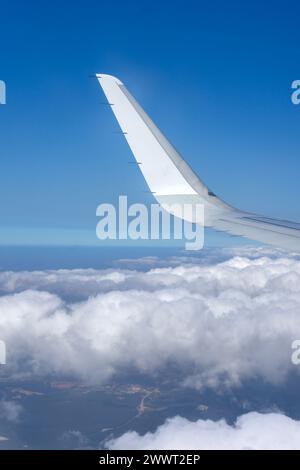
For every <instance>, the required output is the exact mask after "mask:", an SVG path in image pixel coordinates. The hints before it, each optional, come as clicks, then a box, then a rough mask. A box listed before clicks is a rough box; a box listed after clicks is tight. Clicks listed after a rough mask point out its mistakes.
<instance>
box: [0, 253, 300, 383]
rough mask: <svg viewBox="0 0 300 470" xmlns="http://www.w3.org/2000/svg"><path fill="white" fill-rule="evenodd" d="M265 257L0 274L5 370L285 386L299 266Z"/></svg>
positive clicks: (299, 333) (297, 324)
mask: <svg viewBox="0 0 300 470" xmlns="http://www.w3.org/2000/svg"><path fill="white" fill-rule="evenodd" d="M267 254H268V256H266V253H264V252H261V251H259V250H256V251H255V252H254V251H253V249H252V251H251V253H250V255H249V256H246V252H245V251H242V252H239V256H233V257H232V258H230V259H229V260H227V261H224V262H213V263H211V262H210V263H208V262H205V259H202V258H199V260H197V259H195V258H188V257H187V258H184V259H180V258H179V259H176V260H174V259H173V261H172V263H171V266H168V267H158V268H155V267H153V268H152V269H150V270H148V271H146V272H139V271H136V270H133V269H110V270H92V269H90V270H83V269H80V270H60V271H43V272H21V273H13V272H2V273H0V289H1V290H2V292H4V293H6V295H3V296H2V297H0V339H2V340H5V341H6V345H7V365H6V366H3V367H5V370H6V371H9V372H10V373H25V372H28V373H35V374H46V373H57V374H75V375H77V376H78V377H81V378H84V379H85V380H89V381H94V382H97V383H99V382H102V381H105V380H107V379H108V378H109V377H111V375H113V374H114V373H118V372H119V371H122V372H124V371H125V370H129V369H131V370H137V371H139V372H142V373H154V372H155V373H158V372H160V371H164V369H165V368H167V367H168V366H169V365H170V364H174V365H176V366H177V367H178V368H179V370H180V371H181V372H182V375H183V377H184V381H185V383H186V384H187V385H190V386H193V387H202V386H218V385H219V384H220V383H221V384H228V385H232V384H239V383H240V382H241V381H243V380H247V379H251V378H254V377H262V378H263V379H265V380H267V381H271V382H275V383H276V382H280V381H283V380H284V379H285V377H286V375H287V374H288V373H289V372H291V371H294V372H298V368H297V367H296V366H294V365H292V363H291V359H290V357H291V353H292V350H291V342H292V341H293V340H294V339H297V338H299V337H300V261H299V260H298V259H297V258H296V257H295V258H294V257H292V256H284V255H283V254H282V253H281V254H280V256H278V254H277V253H276V252H274V251H272V252H270V251H268V252H267ZM151 263H152V265H154V264H155V263H154V261H153V260H151ZM46 291H47V292H46ZM14 292H18V293H14ZM88 296H89V298H87V297H88ZM74 298H75V299H78V298H80V299H81V300H82V301H81V302H74V301H72V299H74Z"/></svg>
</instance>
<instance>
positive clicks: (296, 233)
mask: <svg viewBox="0 0 300 470" xmlns="http://www.w3.org/2000/svg"><path fill="white" fill-rule="evenodd" d="M96 77H97V79H98V80H99V83H100V85H101V87H102V89H103V91H104V94H105V95H106V98H107V100H108V103H109V104H110V106H111V109H112V111H113V113H114V114H115V117H116V118H117V121H118V123H119V125H120V127H121V129H122V132H123V133H124V137H125V138H126V140H127V142H128V144H129V146H130V148H131V150H132V153H133V155H134V157H135V159H136V161H137V163H138V164H139V168H140V170H141V172H142V174H143V176H144V178H145V180H146V183H147V184H148V186H149V189H150V191H151V192H152V193H153V196H154V197H155V198H156V200H157V201H158V202H159V203H160V204H161V205H162V206H163V207H164V208H166V209H167V206H166V205H169V204H176V203H178V204H179V205H180V204H183V203H191V204H197V203H198V204H203V205H204V214H205V220H204V223H205V226H207V227H211V228H214V229H216V230H220V231H224V232H227V233H229V234H231V235H238V236H242V237H246V238H251V239H253V240H256V241H259V242H263V243H267V244H271V245H275V246H279V247H282V248H285V249H288V250H294V251H299V252H300V224H299V223H294V222H289V221H286V220H280V219H273V218H269V217H263V216H260V215H257V214H253V213H249V212H244V211H240V210H238V209H235V208H234V207H232V206H230V205H228V204H226V203H225V202H224V201H222V200H221V199H220V198H218V197H217V196H216V195H215V194H214V193H212V192H211V191H209V189H208V188H207V186H206V185H205V184H204V183H203V182H202V181H201V179H200V178H199V177H198V176H197V175H196V173H195V172H194V171H193V170H192V169H191V167H190V166H189V165H188V164H187V163H186V162H185V160H184V159H183V158H182V156H181V155H180V154H179V153H178V152H177V150H176V149H175V148H174V147H173V145H172V144H171V143H170V142H169V141H168V140H167V138H166V137H165V136H164V135H163V133H162V132H161V131H160V130H159V129H158V127H157V126H156V125H155V124H154V123H153V121H152V120H151V119H150V117H149V116H148V115H147V114H146V113H145V111H144V110H143V109H142V107H141V106H140V105H139V104H138V102H137V101H136V100H135V98H134V97H133V96H132V95H131V94H130V93H129V91H128V90H127V88H126V87H125V86H124V84H123V83H122V82H121V81H120V80H119V79H117V78H116V77H113V76H111V75H105V74H97V75H96ZM173 213H174V212H173ZM174 215H178V214H176V213H174Z"/></svg>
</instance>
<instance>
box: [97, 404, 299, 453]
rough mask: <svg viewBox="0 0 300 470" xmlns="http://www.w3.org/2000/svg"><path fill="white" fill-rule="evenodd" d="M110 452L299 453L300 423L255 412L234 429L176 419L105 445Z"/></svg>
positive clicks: (217, 424)
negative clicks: (289, 451)
mask: <svg viewBox="0 0 300 470" xmlns="http://www.w3.org/2000/svg"><path fill="white" fill-rule="evenodd" d="M106 447H107V448H109V449H122V450H126V449H144V450H147V449H157V450H164V449H170V450H173V449H174V450H179V449H182V450H185V449H195V450H201V449H208V450H210V449H212V450H215V449H218V450H223V449H224V450H244V449H252V450H272V449H274V450H284V449H300V421H294V420H293V419H291V418H289V417H287V416H284V415H281V414H276V413H268V414H260V413H256V412H252V413H248V414H245V415H242V416H240V417H239V418H238V419H237V420H236V422H235V423H234V424H233V425H229V424H227V423H226V421H225V420H224V419H222V420H220V421H211V420H203V419H199V420H198V421H195V422H193V421H189V420H187V419H185V418H181V417H179V416H176V417H174V418H172V419H169V420H167V421H166V422H165V423H164V424H163V425H162V426H159V427H158V428H157V430H156V431H155V432H154V433H151V432H148V433H146V434H145V435H143V436H141V435H139V434H138V433H137V432H135V431H130V432H126V433H125V434H123V435H122V436H120V437H118V438H116V439H113V440H110V441H108V442H106Z"/></svg>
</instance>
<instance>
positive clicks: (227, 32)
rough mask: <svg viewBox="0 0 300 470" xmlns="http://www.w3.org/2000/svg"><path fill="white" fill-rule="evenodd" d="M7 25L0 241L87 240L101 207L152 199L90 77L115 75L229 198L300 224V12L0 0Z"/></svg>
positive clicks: (277, 5)
mask: <svg viewBox="0 0 300 470" xmlns="http://www.w3.org/2000/svg"><path fill="white" fill-rule="evenodd" d="M0 14H1V29H0V44H1V46H0V50H1V52H0V79H2V80H5V81H6V83H7V105H6V106H0V158H1V171H0V198H1V199H0V200H1V203H0V224H1V235H0V243H8V242H12V243H20V244H22V243H23V242H28V240H31V241H32V243H35V242H42V241H43V240H44V241H45V242H46V241H49V240H52V241H53V242H55V243H58V244H59V243H61V242H62V243H65V242H67V241H68V240H70V241H72V240H75V239H76V240H81V241H82V242H83V243H84V242H85V240H88V239H89V242H90V238H89V237H90V234H92V236H94V231H95V226H96V217H95V210H96V207H97V205H98V204H99V203H101V202H110V201H115V200H116V197H117V196H118V195H119V194H128V195H129V197H130V199H131V200H132V201H139V202H143V201H145V202H146V201H147V202H150V201H151V199H150V196H149V195H147V194H146V193H144V192H143V190H145V189H146V185H145V183H144V180H143V178H142V176H141V174H140V173H139V171H138V169H137V168H136V167H135V166H133V165H128V163H127V162H128V161H129V160H130V159H131V154H130V150H129V148H128V147H127V144H126V142H125V140H124V139H123V138H122V136H121V135H118V134H117V133H115V131H116V130H118V127H117V124H116V122H115V120H114V117H113V115H112V113H111V111H110V109H109V108H108V107H107V106H103V105H101V104H100V103H101V102H103V101H104V97H103V95H102V92H101V89H100V87H99V85H98V83H97V81H96V80H95V79H93V78H90V77H89V76H90V75H91V74H94V73H95V72H102V73H108V74H113V75H116V76H118V77H120V78H121V79H122V81H124V83H125V84H126V85H127V87H128V88H129V90H130V91H131V92H132V93H133V94H134V95H135V96H136V98H137V99H138V100H139V101H140V102H141V104H142V105H143V106H144V108H145V109H146V111H147V112H148V113H149V114H150V115H151V117H152V118H153V119H154V121H155V122H156V123H157V124H158V125H159V127H161V129H162V130H163V131H164V133H165V134H166V135H167V136H168V137H169V138H170V140H171V141H172V142H173V143H174V144H175V146H176V147H177V148H178V149H179V151H180V152H181V153H182V155H183V156H184V157H185V158H186V160H187V161H188V162H189V163H190V164H191V165H192V166H193V168H194V169H195V170H196V171H197V172H198V174H199V175H200V176H201V178H202V179H203V180H204V181H205V182H206V184H207V185H208V186H209V187H210V188H211V189H212V190H213V191H215V192H216V193H217V194H218V195H220V196H221V197H223V198H224V199H225V200H226V201H228V202H230V203H231V204H233V205H235V206H238V207H241V208H243V209H247V210H253V211H257V212H260V213H262V214H266V215H270V216H279V217H285V218H289V219H292V220H293V219H294V220H298V221H300V204H299V200H300V185H299V177H300V150H299V149H300V106H295V105H292V103H291V99H290V96H291V82H292V81H293V80H295V79H300V46H299V45H300V26H299V24H300V23H299V21H300V20H299V15H300V5H299V2H298V5H297V2H287V1H285V2H283V1H282V2H261V1H251V2H250V1H249V2H240V1H236V2H232V1H227V2H224V1H215V2H207V1H206V2H204V1H189V0H187V1H183V0H182V1H178V0H173V1H168V0H165V1H160V2H158V1H151V2H150V1H146V0H145V1H130V0H128V1H126V2H123V1H118V0H115V1H114V2H108V1H105V2H104V1H99V0H98V1H90V0H86V1H81V0H79V1H78V0H77V1H74V2H73V1H72V2H71V1H70V2H69V1H62V2H59V1H53V0H52V1H28V2H23V1H10V2H8V1H2V2H1V12H0ZM70 233H71V234H72V236H70Z"/></svg>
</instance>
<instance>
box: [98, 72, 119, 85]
mask: <svg viewBox="0 0 300 470" xmlns="http://www.w3.org/2000/svg"><path fill="white" fill-rule="evenodd" d="M96 78H97V79H98V80H99V82H100V81H109V82H116V83H117V84H118V85H122V82H121V80H119V79H118V78H117V77H114V76H113V75H108V74H106V73H96Z"/></svg>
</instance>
